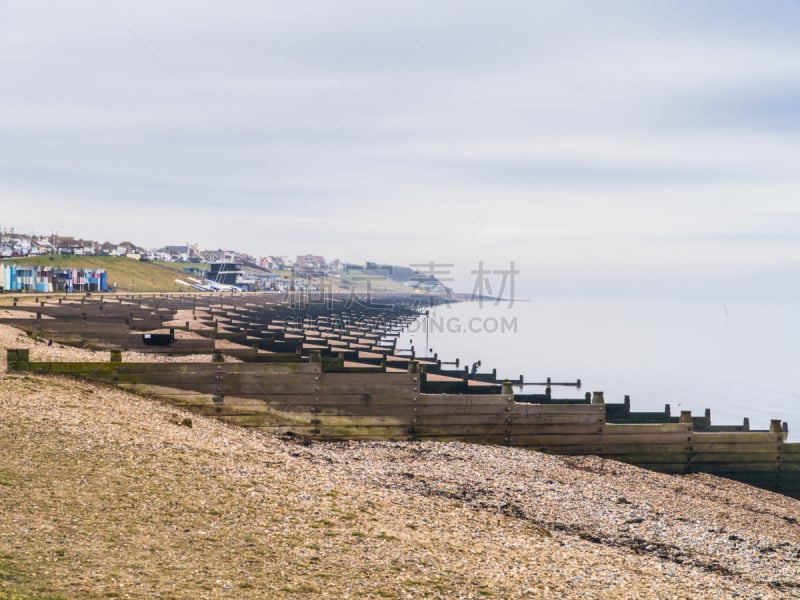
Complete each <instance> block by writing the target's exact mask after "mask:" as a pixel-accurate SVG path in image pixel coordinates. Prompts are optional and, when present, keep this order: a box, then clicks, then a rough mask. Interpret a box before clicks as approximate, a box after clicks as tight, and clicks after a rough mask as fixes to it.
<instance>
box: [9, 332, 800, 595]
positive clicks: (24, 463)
mask: <svg viewBox="0 0 800 600" xmlns="http://www.w3.org/2000/svg"><path fill="white" fill-rule="evenodd" d="M0 342H2V346H3V347H30V348H31V358H32V359H33V360H41V359H46V358H54V359H57V360H80V359H92V358H95V359H97V360H106V359H107V357H106V356H105V354H101V355H97V354H95V353H93V352H91V351H86V350H77V349H72V348H63V347H59V346H57V345H53V346H46V345H40V344H36V343H35V342H33V341H31V340H29V339H28V338H26V337H25V336H24V335H23V334H20V333H19V332H18V331H16V330H14V329H11V328H7V327H2V326H0ZM145 356H146V357H147V358H149V359H152V358H153V357H152V356H149V355H145ZM207 358H208V357H204V358H200V359H202V360H205V359H207ZM134 359H135V358H134V357H133V356H132V355H130V354H126V355H125V358H124V360H134ZM137 359H138V357H137ZM200 359H199V360H200ZM0 360H2V363H3V364H0V371H1V372H2V373H1V374H0V510H1V511H2V512H1V513H0V598H20V599H22V598H109V597H117V598H153V597H158V598H318V597H321V598H423V597H424V598H734V597H741V598H794V597H798V598H800V587H798V582H800V503H798V501H796V500H792V499H790V498H786V497H783V496H780V495H777V494H773V493H770V492H767V491H763V490H758V489H755V488H751V487H748V486H745V485H742V484H739V483H736V482H732V481H727V480H724V479H720V478H715V477H711V476H706V475H693V476H689V477H677V476H670V475H662V474H657V473H651V472H648V471H644V470H642V469H639V468H636V467H632V466H628V465H623V464H620V463H616V462H613V461H607V460H602V459H599V458H595V457H556V456H550V455H545V454H541V453H537V452H532V451H527V450H523V449H517V448H501V447H490V446H478V445H469V444H461V443H447V444H444V443H427V442H411V443H378V442H371V443H355V442H348V443H318V442H314V443H310V444H309V443H307V442H304V441H303V440H299V439H295V438H292V437H290V436H272V435H266V434H262V433H258V432H253V431H248V430H244V429H238V428H235V427H231V426H227V425H225V424H223V423H220V422H216V421H213V420H210V419H205V418H201V417H197V416H194V415H191V414H189V413H184V412H181V411H179V410H177V409H175V408H173V407H171V406H168V405H166V404H164V403H161V402H159V401H156V400H152V399H148V398H143V397H139V396H135V395H131V394H128V393H126V392H123V391H121V390H119V389H116V388H113V387H108V386H103V385H98V384H93V383H88V382H82V381H75V380H71V379H67V378H62V377H39V376H28V375H17V374H6V373H5V353H4V352H3V357H2V359H0Z"/></svg>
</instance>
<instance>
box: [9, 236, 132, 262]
mask: <svg viewBox="0 0 800 600" xmlns="http://www.w3.org/2000/svg"><path fill="white" fill-rule="evenodd" d="M138 253H139V248H138V247H137V246H136V245H135V244H132V243H131V242H122V243H119V244H114V243H111V242H103V243H99V242H94V241H91V240H84V239H80V238H75V237H67V236H55V235H51V236H33V235H25V234H20V233H0V258H16V257H23V256H37V255H44V254H61V255H75V256H134V255H137V254H138Z"/></svg>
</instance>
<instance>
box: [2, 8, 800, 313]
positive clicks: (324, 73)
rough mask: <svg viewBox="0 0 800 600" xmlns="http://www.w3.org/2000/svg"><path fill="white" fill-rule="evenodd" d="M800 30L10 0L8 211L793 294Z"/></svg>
mask: <svg viewBox="0 0 800 600" xmlns="http://www.w3.org/2000/svg"><path fill="white" fill-rule="evenodd" d="M798 30H800V3H798V2H796V1H792V2H781V1H770V2H755V1H752V2H740V1H736V0H726V1H704V0H698V1H680V0H678V1H669V2H667V1H649V2H641V1H635V2H626V1H596V2H595V1H591V2H590V1H585V2H572V1H559V2H536V1H533V0H520V1H517V0H494V1H492V2H470V1H468V0H460V1H440V0H425V1H424V2H419V1H416V0H405V1H404V2H374V1H357V0H340V1H337V2H307V1H303V0H300V1H295V2H291V3H288V2H274V1H272V0H261V1H250V0H236V1H231V2H224V3H223V2H205V1H201V0H192V1H191V2H188V1H186V2H184V1H182V0H176V1H170V2H161V1H159V2H152V1H149V0H137V1H136V2H132V1H127V0H126V1H114V2H112V1H110V0H107V1H106V0H86V1H84V0H72V1H70V2H63V3H61V2H42V1H37V0H25V1H2V0H0V198H1V200H0V228H3V229H10V228H14V229H15V230H16V231H18V232H22V233H40V234H50V233H60V234H62V235H75V236H78V237H84V238H88V239H95V240H97V241H106V240H110V241H116V242H119V241H123V240H130V241H133V242H134V243H138V244H142V245H144V246H151V247H153V246H161V245H164V244H184V243H186V242H193V243H194V242H196V243H198V244H199V245H200V247H203V248H220V247H221V248H227V249H236V250H239V251H243V252H247V253H250V254H253V255H255V256H266V255H272V254H278V255H290V256H294V255H297V254H306V253H313V254H321V255H324V256H325V257H326V258H328V259H332V258H340V259H342V260H346V261H352V262H361V263H363V262H364V261H367V260H371V261H377V262H388V263H394V264H401V265H423V264H427V265H430V264H431V263H433V264H434V270H435V271H436V272H437V273H438V275H439V277H440V278H441V279H443V280H451V281H450V282H449V283H450V285H452V286H454V287H456V288H457V289H461V290H464V291H470V290H471V289H473V288H474V286H475V284H476V283H477V276H476V273H475V272H476V271H478V270H480V269H483V270H484V271H486V272H489V273H490V274H491V279H490V281H491V282H492V285H493V286H494V290H493V291H497V290H498V288H499V287H500V285H501V279H502V273H503V272H508V271H510V270H512V264H513V269H514V270H518V271H519V274H518V275H516V292H517V293H518V294H519V295H521V296H526V295H527V296H530V295H534V294H542V293H552V294H559V293H562V294H629V295H634V296H636V295H641V296H647V295H664V294H673V295H682V296H688V297H692V296H697V297H706V296H713V297H715V298H720V299H733V298H749V297H769V298H794V297H798V296H800V257H798V248H800V195H799V194H798V192H799V191H800V168H798V166H799V164H800V160H799V159H798V157H800V136H799V135H798V134H799V133H800V35H798V34H797V32H798ZM480 265H482V267H480V268H479V266H480Z"/></svg>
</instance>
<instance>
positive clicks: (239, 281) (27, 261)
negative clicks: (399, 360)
mask: <svg viewBox="0 0 800 600" xmlns="http://www.w3.org/2000/svg"><path fill="white" fill-rule="evenodd" d="M81 257H83V258H87V259H88V258H89V257H92V258H97V257H100V258H124V259H128V260H131V261H136V262H138V263H150V264H159V265H166V266H169V267H172V268H173V269H174V270H175V271H178V273H177V274H176V276H175V277H174V279H173V280H172V282H171V283H174V284H175V285H173V286H172V287H170V289H169V290H166V289H163V290H160V291H171V290H173V289H177V290H180V289H184V291H186V290H189V289H194V290H198V291H221V290H236V291H243V292H248V291H275V292H288V291H310V292H319V291H322V290H326V289H332V290H333V289H335V290H337V291H341V290H347V289H350V288H353V287H358V286H359V284H364V285H371V284H376V285H377V286H378V288H380V286H381V285H382V286H383V287H384V288H386V287H387V286H388V289H392V290H393V291H397V290H398V289H403V288H404V287H408V288H410V289H412V290H417V291H424V292H425V293H449V292H450V290H449V288H447V287H446V286H444V285H443V284H442V283H441V282H440V281H439V280H438V279H437V278H436V275H435V274H434V273H430V272H426V271H425V270H419V269H413V268H411V267H408V266H400V265H384V264H378V263H376V262H369V261H368V262H365V263H363V264H354V263H347V262H344V261H341V260H339V259H338V258H334V259H331V260H328V259H326V258H325V257H324V256H320V255H317V254H302V255H297V256H295V257H290V256H287V255H277V254H276V255H268V256H261V257H256V256H252V255H250V254H247V253H244V252H239V251H237V250H229V249H221V248H218V249H200V248H199V247H198V244H196V243H185V244H183V245H164V246H160V247H157V248H145V247H143V246H141V245H138V244H134V243H132V242H129V241H122V242H118V243H112V242H108V241H105V242H98V241H94V240H87V239H83V238H80V237H74V236H60V235H35V234H22V233H17V232H15V231H14V229H13V228H12V229H10V230H7V231H0V260H2V277H1V278H0V291H14V292H38V293H51V292H61V293H72V292H116V291H118V290H125V291H136V290H135V284H134V283H131V282H129V281H118V280H116V279H115V278H114V277H113V276H110V275H113V273H112V274H109V273H108V272H107V269H104V268H102V266H100V265H94V266H87V265H85V264H81V262H80V260H78V261H77V262H76V261H75V260H74V259H76V258H81ZM65 258H70V259H73V260H71V261H70V263H69V264H64V265H62V264H61V262H63V261H61V262H60V261H59V260H57V259H65ZM42 259H45V260H44V261H42ZM140 291H141V290H140Z"/></svg>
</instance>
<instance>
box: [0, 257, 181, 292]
mask: <svg viewBox="0 0 800 600" xmlns="http://www.w3.org/2000/svg"><path fill="white" fill-rule="evenodd" d="M3 262H9V263H16V264H20V265H46V266H52V267H57V268H59V267H73V268H91V269H105V271H106V273H107V274H108V279H107V281H108V285H109V286H111V285H112V284H113V283H114V282H116V283H117V291H119V292H181V291H182V292H185V291H187V288H186V287H185V286H181V285H179V284H177V283H175V279H176V278H180V277H182V276H183V267H184V266H186V265H184V264H182V263H160V262H159V263H151V262H141V261H138V260H132V259H130V258H125V257H122V256H59V255H47V256H26V257H24V258H7V259H5V260H4V261H3ZM192 266H196V265H192Z"/></svg>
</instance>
